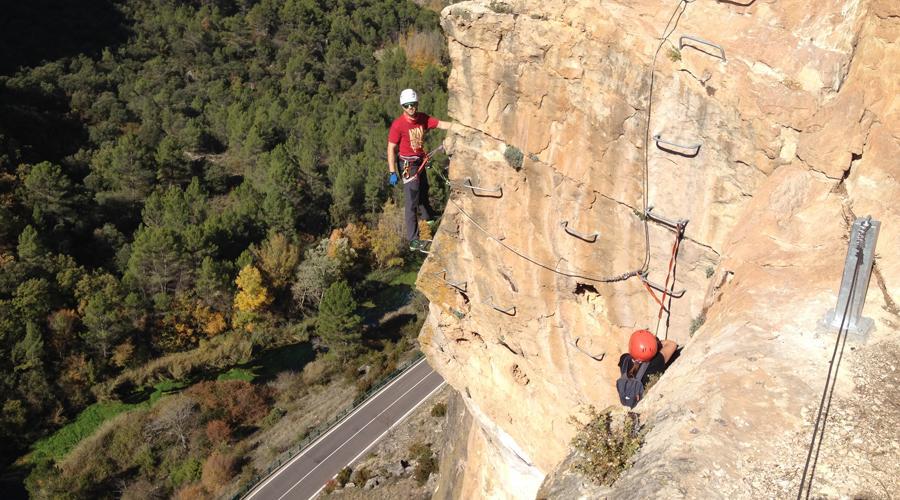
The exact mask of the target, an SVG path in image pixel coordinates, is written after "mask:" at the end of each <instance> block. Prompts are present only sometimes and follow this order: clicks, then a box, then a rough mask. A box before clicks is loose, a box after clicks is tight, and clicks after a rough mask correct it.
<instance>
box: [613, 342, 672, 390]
mask: <svg viewBox="0 0 900 500" xmlns="http://www.w3.org/2000/svg"><path fill="white" fill-rule="evenodd" d="M677 349H678V344H676V343H675V342H673V341H671V340H668V339H667V340H663V341H660V340H659V339H658V338H656V335H653V334H652V333H650V332H649V331H648V330H637V331H636V332H634V333H632V334H631V338H630V339H629V340H628V352H627V353H625V354H622V356H620V357H619V369H620V370H621V369H624V370H625V371H626V373H627V374H628V376H629V377H632V378H633V377H635V376H637V373H638V370H640V368H641V364H642V363H649V366H648V367H647V371H646V372H644V376H643V378H642V380H641V382H642V383H643V384H645V385H646V384H647V381H648V379H649V377H650V375H653V374H656V373H662V372H664V371H665V370H666V366H668V365H669V361H671V360H672V356H673V355H674V354H675V351H676V350H677Z"/></svg>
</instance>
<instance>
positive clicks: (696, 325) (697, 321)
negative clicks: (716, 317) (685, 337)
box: [688, 312, 706, 337]
mask: <svg viewBox="0 0 900 500" xmlns="http://www.w3.org/2000/svg"><path fill="white" fill-rule="evenodd" d="M703 323H706V313H705V312H704V313H700V315H699V316H697V317H696V318H694V319H693V320H691V326H690V328H689V329H688V333H689V334H690V336H691V337H693V336H694V333H695V332H696V331H697V330H699V329H700V327H701V326H703Z"/></svg>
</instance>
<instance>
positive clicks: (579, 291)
mask: <svg viewBox="0 0 900 500" xmlns="http://www.w3.org/2000/svg"><path fill="white" fill-rule="evenodd" d="M588 292H590V293H594V294H597V295H600V292H598V291H597V287H595V286H594V285H589V284H587V283H576V284H575V295H584V294H586V293H588Z"/></svg>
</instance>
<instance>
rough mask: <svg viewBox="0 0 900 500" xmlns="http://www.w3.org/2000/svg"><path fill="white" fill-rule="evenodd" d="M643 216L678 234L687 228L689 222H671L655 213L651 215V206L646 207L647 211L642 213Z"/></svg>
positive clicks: (683, 220) (686, 220) (679, 220)
mask: <svg viewBox="0 0 900 500" xmlns="http://www.w3.org/2000/svg"><path fill="white" fill-rule="evenodd" d="M644 215H646V216H647V218H648V219H650V220H652V221H653V222H658V223H660V224H662V225H664V226H667V227H670V228H672V229H674V230H675V231H678V232H684V228H685V227H686V226H687V224H688V222H690V220H689V219H678V220H672V219H667V218H665V217H663V216H661V215H656V214H655V213H653V206H652V205H651V206H649V207H647V211H646V212H644Z"/></svg>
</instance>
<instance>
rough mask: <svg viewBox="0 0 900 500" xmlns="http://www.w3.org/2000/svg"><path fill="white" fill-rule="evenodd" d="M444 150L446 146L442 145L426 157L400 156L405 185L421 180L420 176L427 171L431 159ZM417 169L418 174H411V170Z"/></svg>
mask: <svg viewBox="0 0 900 500" xmlns="http://www.w3.org/2000/svg"><path fill="white" fill-rule="evenodd" d="M443 150H444V145H443V144H441V145H440V146H438V147H437V148H435V149H434V150H433V151H431V152H430V153H426V154H425V156H402V155H401V156H400V163H401V167H402V170H401V171H402V172H403V183H404V184H408V183H410V182H412V181H414V180H416V179H418V178H419V174H421V173H422V171H423V170H425V168H426V166H427V165H428V163H429V162H430V161H431V158H432V157H433V156H434V155H436V154H437V153H439V152H441V151H443ZM413 168H415V169H416V172H415V173H411V172H410V170H411V169H413Z"/></svg>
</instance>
